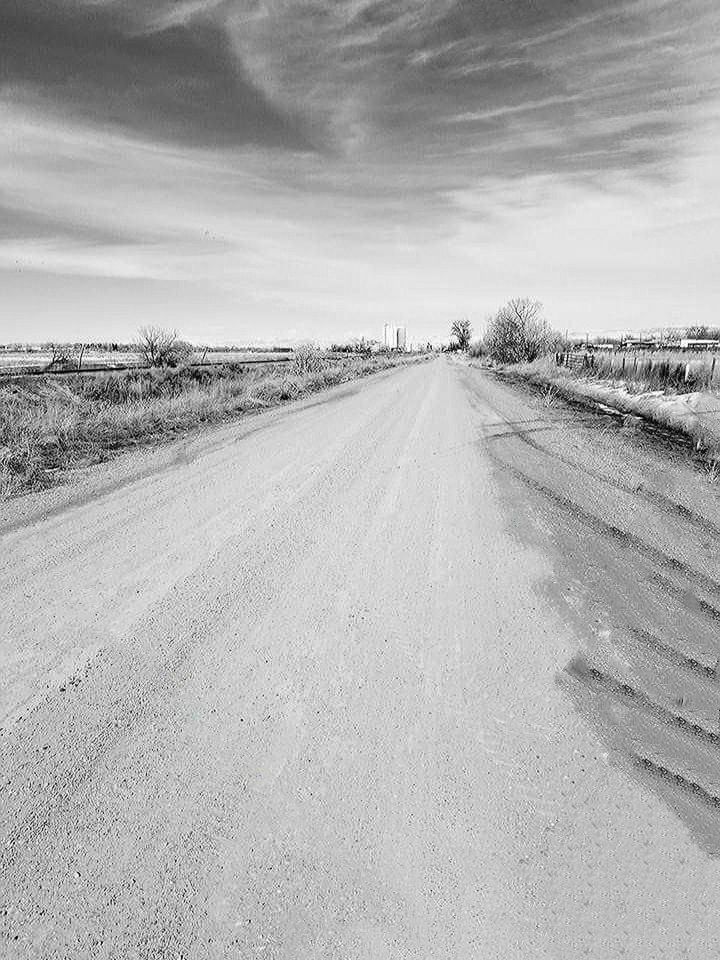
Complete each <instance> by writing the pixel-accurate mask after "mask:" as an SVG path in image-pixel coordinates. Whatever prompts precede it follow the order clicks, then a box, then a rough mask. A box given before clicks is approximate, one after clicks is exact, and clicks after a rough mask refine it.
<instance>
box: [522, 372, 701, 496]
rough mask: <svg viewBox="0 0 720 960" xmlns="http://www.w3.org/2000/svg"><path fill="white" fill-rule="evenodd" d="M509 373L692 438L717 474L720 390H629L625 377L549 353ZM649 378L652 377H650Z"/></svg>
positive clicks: (544, 389) (636, 385)
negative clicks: (580, 369)
mask: <svg viewBox="0 0 720 960" xmlns="http://www.w3.org/2000/svg"><path fill="white" fill-rule="evenodd" d="M505 369H506V371H507V372H508V373H510V374H511V375H515V376H521V377H523V379H526V380H529V381H531V382H532V383H535V384H536V385H537V386H539V387H540V388H541V389H542V390H543V391H547V390H549V389H554V390H556V391H557V393H558V394H559V395H560V396H564V397H566V398H568V399H571V400H580V401H588V400H591V401H593V402H595V403H601V404H604V405H605V406H607V407H611V408H612V409H614V410H618V411H620V412H621V413H626V414H631V415H633V416H637V417H642V418H643V419H644V420H647V421H649V422H651V423H654V424H656V425H658V426H661V427H664V428H665V429H667V430H671V431H673V432H675V433H680V434H684V435H685V436H687V437H689V438H690V439H691V440H692V441H693V444H694V446H695V449H696V450H698V451H699V452H700V453H702V454H703V456H704V457H705V459H706V461H707V462H708V464H710V473H709V475H710V476H711V477H712V478H715V477H716V476H717V473H718V467H717V463H718V462H720V392H715V391H713V390H708V389H698V390H693V391H677V392H675V391H671V390H670V389H668V388H665V389H655V390H652V389H646V390H644V391H641V390H640V389H639V384H640V381H635V383H634V384H633V387H634V389H632V390H631V389H628V384H627V383H626V382H623V381H612V380H610V379H607V380H602V379H600V378H599V376H598V371H597V369H596V371H595V374H594V375H593V376H590V377H588V376H585V375H582V374H580V373H574V372H573V371H571V370H568V369H567V368H566V367H558V366H556V365H555V361H554V358H552V357H543V358H542V359H540V360H536V361H535V362H534V363H528V364H518V365H517V366H514V367H507V368H505ZM645 382H646V381H645Z"/></svg>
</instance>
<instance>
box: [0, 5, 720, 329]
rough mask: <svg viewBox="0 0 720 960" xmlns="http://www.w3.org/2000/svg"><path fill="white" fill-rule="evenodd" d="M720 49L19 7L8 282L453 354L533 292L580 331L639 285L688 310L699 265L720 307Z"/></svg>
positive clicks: (676, 41)
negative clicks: (350, 329) (463, 335)
mask: <svg viewBox="0 0 720 960" xmlns="http://www.w3.org/2000/svg"><path fill="white" fill-rule="evenodd" d="M719 25H720V11H717V10H716V9H715V5H714V4H713V3H712V2H711V0H689V2H688V3H685V4H682V5H681V4H677V3H676V2H668V0H616V2H601V0H573V2H569V0H551V2H548V3H543V4H531V3H528V2H525V0H502V2H501V0H497V2H491V3H477V2H473V0H438V2H435V3H432V4H429V3H427V2H426V0H383V2H377V0H334V2H332V3H330V2H327V3H325V2H318V0H295V2H293V3H287V2H285V0H183V2H171V0H23V2H22V3H20V2H19V0H13V2H11V3H9V4H5V5H2V6H0V122H1V123H2V129H1V132H0V206H4V210H2V211H1V212H0V269H2V270H4V272H5V276H6V277H8V276H10V275H12V272H13V271H18V270H22V271H23V272H24V274H23V275H25V274H27V273H28V272H34V273H36V274H38V275H43V276H45V277H50V276H53V277H55V278H58V277H66V278H68V277H72V278H73V282H74V283H76V284H81V283H85V282H86V283H87V284H88V285H91V287H90V286H88V287H87V289H90V288H92V290H93V291H95V290H97V289H98V284H100V285H101V284H102V282H103V278H105V280H106V281H107V283H108V284H110V283H111V282H112V283H115V282H116V281H119V280H120V279H122V280H123V281H124V282H125V281H126V282H127V284H128V285H129V286H128V287H127V288H123V290H124V292H123V298H124V299H123V301H122V302H123V303H126V302H127V297H129V296H130V294H129V293H128V292H127V290H129V289H130V288H131V287H132V284H133V282H134V281H135V280H136V281H137V290H138V298H139V297H141V296H142V297H145V298H146V301H147V298H148V287H147V284H148V283H151V284H157V285H160V286H161V287H162V289H163V292H164V295H166V296H167V298H168V303H167V304H165V302H164V301H163V310H167V311H170V310H171V306H170V304H172V303H175V306H176V307H177V309H178V311H182V310H183V309H184V304H187V303H193V304H197V303H202V302H203V295H204V296H205V300H206V302H208V303H210V302H213V303H215V305H216V306H215V314H214V315H213V318H212V321H211V320H210V318H208V317H205V318H204V319H203V318H202V317H201V316H198V315H197V314H193V317H194V318H196V319H194V320H193V323H196V324H198V325H201V324H202V323H203V322H208V323H209V322H212V323H213V325H214V326H213V329H216V328H217V329H220V328H222V324H223V323H224V322H225V321H223V318H222V317H223V311H227V323H228V325H229V327H232V329H233V330H236V329H238V330H239V329H240V327H239V326H238V325H239V324H240V326H242V324H244V326H242V329H243V331H244V332H245V334H246V335H251V334H252V333H253V329H252V328H253V325H255V326H257V325H258V324H260V325H265V326H266V327H267V328H268V329H274V328H275V327H279V325H281V326H282V328H283V329H285V328H286V327H287V326H288V325H289V324H290V320H288V318H291V322H292V325H294V326H295V327H296V328H297V329H301V328H302V329H304V330H306V332H307V333H309V334H311V333H312V331H313V326H315V327H316V328H317V333H318V334H319V335H326V334H327V335H330V336H332V329H331V328H332V327H333V324H335V323H337V322H339V320H338V318H340V317H342V318H343V320H342V323H343V329H346V328H347V324H348V323H350V322H352V323H357V324H359V325H362V326H361V329H365V330H368V329H371V328H372V327H373V326H374V325H378V324H380V322H381V321H382V319H383V317H384V316H385V315H387V314H391V315H393V316H394V317H396V318H397V317H402V318H403V319H405V320H406V321H407V322H408V323H410V324H411V325H413V324H414V325H420V326H421V327H422V328H423V329H424V330H425V331H426V332H427V333H431V332H436V328H435V324H436V323H444V318H446V317H447V316H448V315H449V314H452V312H453V311H454V310H457V311H459V310H462V311H463V312H468V313H470V314H471V315H474V314H476V315H478V316H482V315H483V314H484V313H485V312H486V310H487V309H488V308H491V307H492V305H493V299H494V298H495V297H502V296H503V295H511V294H513V293H515V292H518V290H519V289H524V290H528V289H529V286H530V285H532V286H533V290H532V292H533V293H534V294H535V295H537V296H540V297H541V298H543V299H545V300H546V301H547V302H548V306H549V307H550V309H551V311H552V308H553V305H554V306H555V309H556V310H557V311H559V313H560V318H559V322H565V323H567V322H568V320H567V315H568V314H573V315H574V314H575V312H576V310H577V308H578V307H577V305H578V304H581V305H582V309H583V310H585V311H587V310H590V311H591V312H592V311H599V310H601V309H606V310H607V309H610V308H609V307H608V303H610V304H611V305H614V304H616V303H618V302H620V301H621V300H622V296H623V295H626V294H627V291H628V290H629V288H630V281H629V279H628V276H629V269H628V267H627V265H628V263H635V264H637V271H638V273H641V274H642V276H643V277H644V278H645V282H651V280H650V278H651V277H652V271H653V262H656V263H657V264H658V267H657V283H658V289H661V288H662V290H663V291H664V294H663V296H664V301H663V302H665V303H667V304H670V303H675V302H678V303H679V302H681V299H682V291H681V290H680V284H681V283H682V279H683V276H684V274H683V271H682V270H681V269H680V267H679V266H678V264H681V263H682V262H683V259H682V258H683V257H686V256H687V257H689V258H690V261H691V264H690V265H689V266H688V269H687V277H688V278H689V277H690V276H691V277H692V282H693V284H694V290H695V291H696V294H697V291H699V290H705V291H706V295H707V296H709V295H710V291H712V290H714V286H713V284H714V280H713V279H712V278H711V277H710V276H709V272H710V266H709V261H708V259H707V257H705V256H703V257H700V256H699V254H697V253H691V252H689V251H690V250H691V245H690V240H689V237H690V236H691V234H692V231H696V232H697V237H698V238H702V240H701V242H702V243H706V244H709V243H711V240H712V238H713V237H714V231H716V225H715V224H714V222H713V223H708V222H707V218H705V219H703V217H702V207H703V203H705V205H707V202H708V201H707V198H708V197H709V196H714V195H715V193H716V192H717V189H718V184H717V182H716V179H715V174H714V172H713V170H714V166H713V162H712V158H713V157H714V152H715V146H716V144H717V142H718V129H720V122H719V121H720V111H719V110H718V103H720V89H719V88H720V82H719V81H718V80H717V76H718V70H717V68H718V60H719V59H720V46H719V45H718V42H717V41H716V40H715V39H714V38H715V37H716V36H717V27H718V26H719ZM698 184H702V197H703V198H704V200H703V199H698V195H697V191H698V189H700V188H699V186H698ZM668 198H673V202H672V203H670V204H669V205H668V203H667V201H668ZM579 219H580V220H582V229H580V227H579V225H578V224H579ZM675 222H677V223H678V224H683V227H682V230H681V231H680V233H681V236H680V235H678V238H677V239H674V238H673V234H672V229H671V225H672V224H673V223H675ZM660 236H662V237H663V238H664V239H663V246H662V247H661V246H659V244H658V243H657V242H656V241H654V240H649V239H648V238H652V237H660ZM718 239H720V237H719V238H718ZM699 242H700V241H699ZM540 247H541V249H540ZM648 251H650V253H649V252H648ZM613 264H614V265H615V271H614V273H613V269H612V267H613ZM593 271H595V275H596V276H597V277H598V282H599V283H602V285H603V289H605V290H608V289H612V290H614V292H613V293H612V296H610V294H608V296H609V300H608V301H607V302H606V303H605V306H604V307H601V305H600V302H601V299H602V298H597V297H595V298H591V299H590V300H588V297H587V295H586V294H587V289H588V287H589V285H590V284H591V278H592V276H593ZM703 271H708V276H707V277H705V275H704V274H703ZM489 274H491V276H490V275H489ZM83 277H84V278H86V281H82V279H81V278H83ZM559 277H562V282H561V281H560V279H558V278H559ZM613 277H615V279H613ZM668 278H674V279H675V282H676V283H677V284H678V289H677V291H676V292H675V293H673V294H672V296H670V295H668V292H667V285H668ZM703 278H704V279H703ZM48 282H49V281H48ZM56 282H59V281H58V280H57V279H56V280H54V281H53V283H56ZM613 284H614V287H613ZM188 285H192V286H193V289H196V290H197V291H202V292H203V293H202V294H201V293H198V296H197V298H196V297H195V296H194V295H193V294H192V290H191V289H190V287H189V286H188ZM13 289H16V290H17V291H20V290H21V289H22V290H26V289H29V288H26V287H24V286H22V284H21V285H19V286H16V287H14V288H13ZM181 289H182V297H183V298H184V301H183V303H181V302H180V293H179V292H178V291H179V290H181ZM113 290H117V287H115V286H114V287H113ZM548 291H549V293H548ZM23 296H25V297H26V299H25V300H23V299H22V297H23ZM16 297H17V300H16V302H15V307H16V315H17V316H18V317H19V318H21V319H20V320H19V321H18V322H22V323H27V322H28V321H29V319H32V318H31V317H30V314H29V313H28V311H29V310H30V306H29V304H31V303H32V305H33V309H34V310H36V309H37V297H36V295H35V293H33V296H32V297H29V294H27V293H25V294H22V295H21V293H20V292H18V293H17V294H16ZM553 301H554V304H553ZM159 302H160V301H159V300H158V299H154V300H152V303H153V304H154V307H153V309H156V310H159V309H160V307H159V306H158V304H159ZM23 303H25V304H26V306H25V307H23ZM57 307H58V309H60V307H61V304H60V303H58V304H57ZM612 309H615V307H614V306H613V307H612ZM668 309H669V310H671V309H672V310H674V309H675V308H674V307H673V308H670V307H668ZM73 310H74V314H73V315H76V314H78V311H81V312H82V311H83V310H85V301H84V299H83V298H80V297H78V298H76V299H74V300H73ZM126 314H127V315H128V316H132V311H127V310H126V311H125V312H124V313H123V314H122V316H125V315H126ZM92 315H93V308H92V303H90V302H88V305H87V316H88V318H90V317H91V316H92ZM105 315H106V314H105ZM33 316H34V315H33ZM43 317H44V318H45V319H43V323H46V322H47V313H46V312H44V313H43ZM238 317H242V321H240V320H238V319H237V318H238ZM628 319H629V318H628ZM58 322H60V321H59V320H58ZM87 322H90V320H89V319H88V321H87ZM123 322H128V323H129V322H130V320H128V321H123ZM187 332H188V335H190V333H191V332H193V331H187ZM255 332H257V331H255ZM194 333H195V335H199V333H200V331H199V330H194Z"/></svg>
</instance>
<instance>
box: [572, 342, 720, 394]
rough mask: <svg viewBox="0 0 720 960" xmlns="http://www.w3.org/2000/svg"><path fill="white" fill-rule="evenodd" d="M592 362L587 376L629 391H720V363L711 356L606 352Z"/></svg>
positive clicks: (657, 352) (675, 352)
mask: <svg viewBox="0 0 720 960" xmlns="http://www.w3.org/2000/svg"><path fill="white" fill-rule="evenodd" d="M593 362H594V365H593V368H592V370H590V371H586V374H589V375H590V376H592V377H595V378H597V379H599V380H612V381H614V382H617V383H622V384H624V385H625V387H626V388H627V390H628V391H630V392H636V393H646V392H647V391H649V390H668V391H672V392H673V393H696V392H698V391H702V390H712V389H715V388H720V360H715V359H714V355H713V354H712V353H701V354H697V353H696V354H688V353H682V352H681V351H671V350H665V351H660V350H655V351H652V352H650V351H648V352H643V351H638V352H635V353H623V352H604V351H603V352H599V353H596V354H595V356H594V358H593Z"/></svg>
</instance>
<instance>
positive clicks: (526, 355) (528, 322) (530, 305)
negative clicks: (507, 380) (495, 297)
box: [485, 297, 558, 363]
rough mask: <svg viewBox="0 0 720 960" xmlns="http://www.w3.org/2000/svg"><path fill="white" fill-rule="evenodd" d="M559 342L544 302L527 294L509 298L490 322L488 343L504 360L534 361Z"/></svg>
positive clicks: (502, 360) (486, 340)
mask: <svg viewBox="0 0 720 960" xmlns="http://www.w3.org/2000/svg"><path fill="white" fill-rule="evenodd" d="M557 341H558V334H556V333H555V332H554V331H553V330H552V328H551V327H550V324H549V323H548V322H547V320H545V319H543V317H542V304H541V303H539V302H538V301H537V300H530V299H528V298H527V297H523V298H516V299H514V300H509V301H508V302H507V303H506V304H505V306H504V307H501V308H500V309H499V310H498V312H497V313H496V314H495V316H494V317H493V318H492V319H491V320H490V322H489V323H488V328H487V331H486V333H485V346H486V348H487V351H488V353H489V354H490V356H491V357H493V359H495V360H498V361H499V362H500V363H532V361H533V360H536V359H537V358H538V357H540V356H542V355H543V354H545V353H549V352H550V351H551V350H552V349H553V348H554V346H555V344H556V343H557Z"/></svg>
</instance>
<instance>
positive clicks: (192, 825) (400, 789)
mask: <svg viewBox="0 0 720 960" xmlns="http://www.w3.org/2000/svg"><path fill="white" fill-rule="evenodd" d="M688 461H689V457H688V452H687V451H686V450H685V449H683V448H681V447H675V448H673V447H671V446H668V445H667V444H666V443H665V442H658V441H656V440H655V439H653V438H652V437H649V436H648V434H647V432H645V431H644V430H643V429H641V428H639V427H638V426H637V425H635V424H634V423H633V422H628V423H625V424H624V425H622V424H617V423H616V422H614V421H612V419H611V418H610V417H604V416H601V415H596V414H594V413H590V412H588V411H582V410H579V409H572V408H570V407H567V406H565V405H563V404H561V403H560V402H559V401H552V402H550V401H549V400H548V401H543V398H542V397H540V396H539V395H535V394H532V393H530V392H528V391H525V390H523V389H522V388H521V387H517V386H512V385H508V384H505V383H502V382H500V381H499V380H498V379H497V378H496V377H494V376H493V374H491V373H489V372H486V371H483V370H480V369H477V368H473V367H471V366H468V365H467V363H464V362H462V361H454V360H449V359H438V360H435V361H432V362H430V363H428V364H424V365H420V366H415V367H410V368H407V369H402V370H397V371H392V372H390V373H387V374H382V375H379V376H377V377H373V378H371V379H369V380H367V381H365V382H363V383H361V384H358V383H355V384H350V385H346V386H344V387H341V388H338V389H335V390H332V391H328V392H327V393H325V394H322V395H319V396H316V397H314V398H312V399H311V400H307V401H304V402H300V403H297V404H293V405H291V406H289V407H287V408H284V409H281V410H275V411H272V412H269V413H265V414H262V415H260V416H257V417H254V418H250V419H248V420H245V421H242V422H240V423H235V424H230V425H226V426H223V427H221V428H216V429H213V430H209V431H207V432H204V433H201V434H195V435H193V436H191V437H189V438H187V439H185V440H184V441H178V442H175V443H172V444H169V445H164V446H162V447H161V448H159V449H158V450H155V451H147V450H146V451H139V452H137V453H133V454H128V455H124V456H122V457H120V458H119V459H117V460H116V461H114V462H112V463H110V464H107V465H105V466H103V467H100V468H96V469H93V470H91V471H86V472H85V473H84V474H83V475H82V476H81V477H80V478H78V480H77V481H76V482H75V483H73V484H72V485H68V486H65V487H59V488H57V489H56V490H55V491H52V492H48V493H45V494H42V495H33V496H31V497H26V498H22V499H21V500H18V501H16V502H15V503H14V504H10V505H6V506H5V507H4V508H2V509H3V515H2V518H1V519H0V595H1V596H2V608H1V612H0V619H1V620H2V629H1V630H0V657H1V658H2V664H3V669H2V677H1V680H0V723H1V724H2V732H1V733H0V802H1V807H0V956H2V957H10V958H22V960H31V958H50V957H52V958H71V960H74V958H86V957H87V958H93V960H96V958H122V960H127V958H129V960H135V958H143V960H144V958H184V960H204V958H225V957H228V958H236V957H237V958H264V960H276V958H277V960H280V958H282V960H306V958H307V960H386V958H387V960H395V958H397V960H405V958H417V960H430V958H438V960H456V958H478V960H495V958H497V960H512V958H523V960H528V958H531V960H536V958H537V960H540V958H542V960H545V958H553V960H555V958H563V960H565V958H567V960H578V958H581V957H592V958H598V960H614V958H620V957H628V958H632V960H637V958H652V960H658V958H664V957H668V958H673V960H675V958H680V957H692V958H693V960H704V958H716V957H718V956H719V955H720V909H719V900H720V860H718V859H717V854H718V853H720V671H719V668H718V655H719V654H720V643H719V642H718V628H719V627H720V586H718V581H719V580H720V555H719V551H718V535H719V534H720V507H719V504H718V495H717V493H716V488H715V487H714V486H713V485H712V484H711V483H710V482H708V479H707V478H705V477H703V476H702V475H701V474H700V473H699V472H698V470H697V468H693V467H692V466H690V465H689V462H688Z"/></svg>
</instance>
